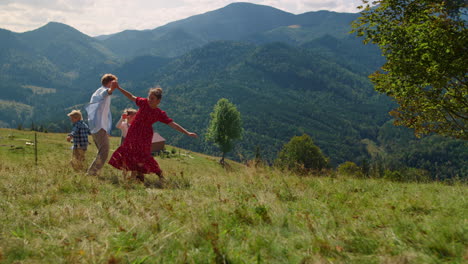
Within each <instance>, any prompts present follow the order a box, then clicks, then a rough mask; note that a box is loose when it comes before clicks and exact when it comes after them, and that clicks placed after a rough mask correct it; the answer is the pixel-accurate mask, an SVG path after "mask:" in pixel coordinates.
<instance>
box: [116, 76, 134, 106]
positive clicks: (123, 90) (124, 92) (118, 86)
mask: <svg viewBox="0 0 468 264" xmlns="http://www.w3.org/2000/svg"><path fill="white" fill-rule="evenodd" d="M114 83H115V85H117V89H119V91H120V92H121V93H122V94H123V95H125V97H127V98H128V99H130V100H132V101H133V102H135V101H136V96H134V95H133V94H131V93H130V92H128V91H126V90H125V89H123V88H122V87H120V85H119V83H118V82H117V81H112V85H114ZM112 85H111V87H112Z"/></svg>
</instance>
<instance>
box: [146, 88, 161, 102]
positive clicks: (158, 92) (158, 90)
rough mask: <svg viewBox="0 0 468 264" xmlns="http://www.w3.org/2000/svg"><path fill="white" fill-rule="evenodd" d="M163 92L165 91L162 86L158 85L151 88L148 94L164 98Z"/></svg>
mask: <svg viewBox="0 0 468 264" xmlns="http://www.w3.org/2000/svg"><path fill="white" fill-rule="evenodd" d="M162 93H163V90H162V88H161V87H159V86H156V87H154V88H151V89H149V92H148V95H150V94H152V95H154V96H156V98H158V99H161V98H162Z"/></svg>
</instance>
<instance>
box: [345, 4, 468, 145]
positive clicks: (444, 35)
mask: <svg viewBox="0 0 468 264" xmlns="http://www.w3.org/2000/svg"><path fill="white" fill-rule="evenodd" d="M363 2H364V3H365V6H363V7H362V8H363V12H362V13H361V14H362V16H361V17H360V18H359V19H358V20H356V21H355V22H354V24H353V27H354V32H357V34H358V35H359V36H363V37H364V41H365V42H366V43H367V42H371V43H376V44H377V45H379V47H380V48H381V50H382V53H383V55H384V56H385V57H386V59H387V62H386V63H385V65H384V66H383V67H382V70H381V71H377V72H375V73H374V74H372V75H371V76H370V78H371V80H372V82H373V83H374V84H375V88H376V90H377V91H379V92H382V93H385V94H387V95H389V96H391V97H393V98H394V99H395V100H396V102H397V103H398V104H399V107H398V109H396V110H395V111H393V112H392V113H391V114H392V115H393V116H394V117H395V118H396V121H395V123H396V124H398V125H404V126H407V127H410V128H413V129H414V130H415V133H416V134H418V135H421V134H429V133H432V132H435V133H438V134H441V135H447V136H452V137H456V138H462V139H465V140H466V139H468V131H467V130H468V122H467V120H468V84H467V81H468V80H467V68H468V64H467V63H468V53H467V52H466V43H467V42H468V27H467V20H466V18H464V17H463V14H464V12H466V1H458V0H457V1H438V0H432V1H427V0H411V1H403V0H396V1H393V0H392V1H390V0H379V1H374V2H373V3H372V4H376V5H377V6H375V7H372V6H371V4H369V1H367V0H365V1H363Z"/></svg>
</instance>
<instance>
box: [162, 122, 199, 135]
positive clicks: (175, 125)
mask: <svg viewBox="0 0 468 264" xmlns="http://www.w3.org/2000/svg"><path fill="white" fill-rule="evenodd" d="M168 125H169V126H170V127H172V128H173V129H175V130H177V131H179V132H180V133H182V134H185V135H187V136H189V137H193V138H197V137H198V135H197V134H195V133H192V132H189V131H187V130H186V129H185V128H183V127H182V126H181V125H179V124H177V123H176V122H171V123H169V124H168Z"/></svg>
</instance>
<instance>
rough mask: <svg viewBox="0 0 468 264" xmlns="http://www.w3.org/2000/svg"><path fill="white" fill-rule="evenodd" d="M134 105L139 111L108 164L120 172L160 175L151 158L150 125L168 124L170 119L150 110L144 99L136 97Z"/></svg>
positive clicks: (151, 130)
mask: <svg viewBox="0 0 468 264" xmlns="http://www.w3.org/2000/svg"><path fill="white" fill-rule="evenodd" d="M136 105H137V106H138V107H139V108H140V109H139V110H138V112H137V113H136V116H135V119H134V120H133V122H132V125H131V126H130V128H129V129H128V133H127V136H126V137H125V141H124V143H123V145H122V146H120V147H119V148H118V149H117V150H116V151H115V152H114V154H112V157H111V158H110V160H109V164H110V165H112V166H114V167H116V168H117V169H120V170H127V171H138V172H141V173H156V174H158V175H160V174H161V169H160V168H159V164H158V163H157V162H156V160H155V159H154V158H153V156H151V139H152V138H153V127H152V125H153V124H154V123H156V122H158V121H159V122H162V123H164V124H169V123H171V122H172V119H171V118H169V117H168V116H167V115H166V112H164V111H162V110H161V109H159V108H155V109H153V108H151V107H150V106H149V104H148V99H146V98H141V97H137V98H136Z"/></svg>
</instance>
